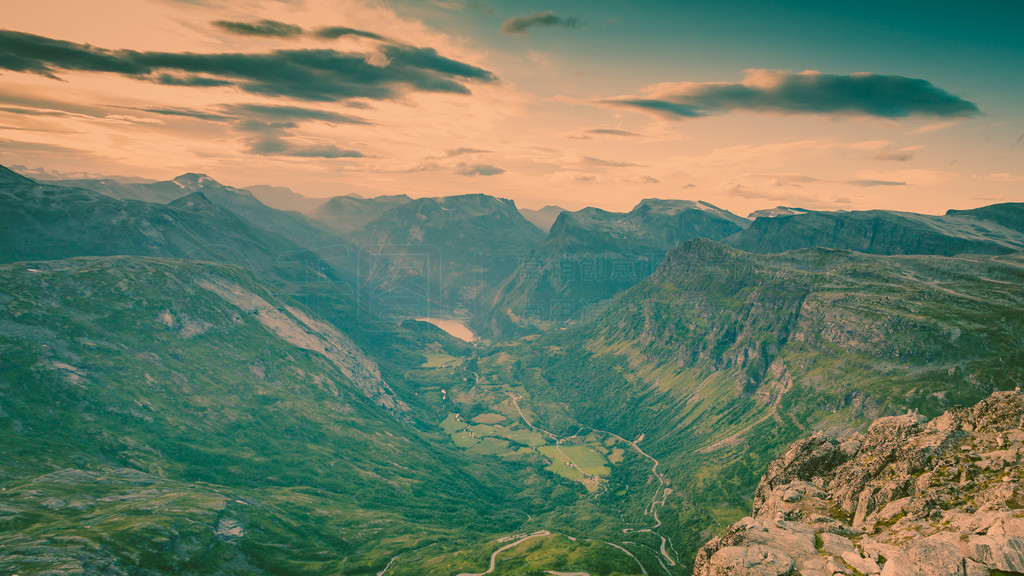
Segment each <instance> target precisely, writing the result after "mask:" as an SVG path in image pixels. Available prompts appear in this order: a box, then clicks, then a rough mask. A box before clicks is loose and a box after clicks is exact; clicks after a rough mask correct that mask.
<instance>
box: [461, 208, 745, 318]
mask: <svg viewBox="0 0 1024 576" xmlns="http://www.w3.org/2000/svg"><path fill="white" fill-rule="evenodd" d="M748 224H749V222H748V221H747V220H745V219H743V218H740V217H738V216H735V215H733V214H731V213H729V212H726V211H724V210H720V209H718V208H715V207H714V206H711V205H710V204H707V203H703V202H689V201H685V200H656V199H647V200H644V201H642V202H640V204H638V205H637V206H636V207H635V208H633V210H631V211H630V212H628V213H624V214H623V213H615V212H605V211H604V210H599V209H597V208H585V209H583V210H580V211H578V212H562V213H561V214H560V215H559V216H558V219H557V220H556V221H555V223H554V225H553V226H552V227H551V231H550V233H549V234H548V237H547V239H546V240H545V241H544V242H543V243H542V244H540V245H539V246H537V248H536V249H534V251H533V252H532V253H531V254H530V256H529V258H528V259H527V260H526V261H525V262H523V263H522V264H521V265H520V266H519V268H518V269H517V270H516V271H515V273H514V274H513V275H512V276H511V277H510V278H508V279H507V280H506V281H505V283H504V284H503V285H502V286H501V288H500V289H499V290H498V293H497V294H496V296H495V297H494V299H493V303H492V310H491V311H490V313H489V314H488V316H487V317H485V318H483V319H482V320H478V321H476V325H477V327H478V328H479V329H480V330H482V331H485V332H488V331H489V332H491V333H494V334H498V335H509V334H517V333H523V332H529V331H531V330H536V329H549V328H551V327H553V326H556V325H558V324H560V323H562V322H565V321H567V320H569V319H570V318H571V317H572V316H573V315H574V314H578V313H579V312H580V311H581V310H582V309H584V308H586V307H587V306H589V305H591V304H594V303H596V302H599V301H601V300H604V299H606V298H610V297H611V296H613V295H614V294H616V293H618V292H620V291H622V290H624V289H626V288H629V287H630V286H633V285H634V284H636V283H637V282H639V281H640V280H642V279H644V278H646V277H647V276H649V275H650V274H651V273H653V272H654V270H655V269H656V268H657V267H658V264H660V263H661V260H662V258H664V257H665V253H666V252H668V251H669V250H671V249H672V248H675V247H676V246H678V245H679V244H680V243H681V242H684V241H686V240H689V239H691V238H698V237H701V238H709V239H712V240H720V239H722V238H725V237H727V236H730V235H732V234H734V233H736V232H738V231H740V230H742V229H743V227H744V226H746V225H748Z"/></svg>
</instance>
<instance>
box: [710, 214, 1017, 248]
mask: <svg viewBox="0 0 1024 576" xmlns="http://www.w3.org/2000/svg"><path fill="white" fill-rule="evenodd" d="M725 243H726V244H729V245H730V246H734V247H736V248H740V249H741V250H746V251H748V252H758V253H763V254H771V253H777V252H785V251H787V250H797V249H800V248H813V247H823V248H836V249H840V250H855V251H857V252H865V253H868V254H936V255H942V256H952V255H954V254H1006V253H1008V252H1014V251H1017V250H1022V249H1024V208H1022V206H1021V205H1020V204H999V205H995V206H992V207H989V208H987V209H986V208H980V209H977V210H965V211H957V210H950V211H949V212H947V213H946V215H945V216H928V215H924V214H912V213H909V212H892V211H887V210H867V211H854V212H811V211H806V212H802V213H796V214H782V215H778V216H775V217H767V218H757V219H756V220H754V222H753V224H751V225H750V227H749V228H747V229H746V230H744V231H743V232H740V233H738V234H736V235H735V236H733V237H731V238H729V239H727V240H725Z"/></svg>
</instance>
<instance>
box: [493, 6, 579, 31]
mask: <svg viewBox="0 0 1024 576" xmlns="http://www.w3.org/2000/svg"><path fill="white" fill-rule="evenodd" d="M538 26H539V27H542V28H554V27H560V28H579V27H580V21H579V20H578V19H576V18H572V17H569V18H563V17H561V16H559V15H557V14H555V13H554V12H552V11H551V10H548V11H547V12H534V13H532V14H529V15H527V16H518V17H516V18H509V19H507V20H505V22H504V23H503V24H502V25H501V30H502V31H503V32H505V33H506V34H529V32H530V28H534V27H538Z"/></svg>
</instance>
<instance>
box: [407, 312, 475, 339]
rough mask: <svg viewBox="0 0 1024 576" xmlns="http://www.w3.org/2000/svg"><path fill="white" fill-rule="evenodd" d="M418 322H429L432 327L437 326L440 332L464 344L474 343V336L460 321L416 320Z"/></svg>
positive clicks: (443, 319)
mask: <svg viewBox="0 0 1024 576" xmlns="http://www.w3.org/2000/svg"><path fill="white" fill-rule="evenodd" d="M416 320H418V321H420V322H430V323H431V324H433V325H434V326H437V327H438V328H440V329H441V330H444V331H445V332H447V333H449V334H451V335H452V336H454V337H456V338H458V339H459V340H463V341H466V342H476V340H477V338H476V334H474V333H473V331H472V330H470V329H469V327H468V326H466V324H465V323H463V322H462V321H460V320H450V319H446V318H417V319H416Z"/></svg>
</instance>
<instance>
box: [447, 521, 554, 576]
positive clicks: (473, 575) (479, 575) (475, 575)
mask: <svg viewBox="0 0 1024 576" xmlns="http://www.w3.org/2000/svg"><path fill="white" fill-rule="evenodd" d="M550 535H551V532H548V531H547V530H541V531H539V532H534V533H533V534H528V535H523V536H522V537H521V538H519V539H517V540H516V541H515V542H512V543H511V544H506V545H504V546H502V547H501V548H498V549H497V550H495V551H494V553H493V554H491V565H490V567H489V568H487V571H486V572H462V573H460V574H458V575H457V576H485V575H487V574H490V573H491V572H494V566H495V564H497V562H498V554H501V553H502V552H504V551H505V550H508V549H509V548H515V547H516V546H519V545H520V544H522V543H523V542H526V541H527V540H529V539H531V538H536V537H538V536H550Z"/></svg>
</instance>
